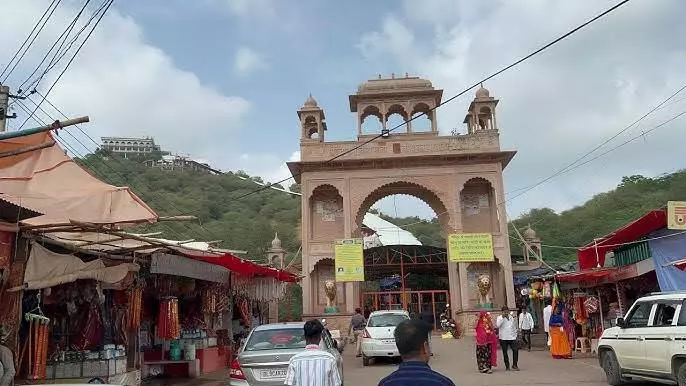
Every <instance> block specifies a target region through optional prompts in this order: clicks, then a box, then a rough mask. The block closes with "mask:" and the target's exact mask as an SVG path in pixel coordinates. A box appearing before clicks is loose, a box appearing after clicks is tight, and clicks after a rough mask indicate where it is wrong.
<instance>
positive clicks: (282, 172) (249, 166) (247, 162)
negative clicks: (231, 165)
mask: <svg viewBox="0 0 686 386" xmlns="http://www.w3.org/2000/svg"><path fill="white" fill-rule="evenodd" d="M291 161H300V151H299V150H298V151H295V152H293V153H292V154H291V156H290V157H289V158H288V161H287V162H291ZM235 169H237V170H243V171H245V172H246V173H248V174H249V175H251V176H260V177H262V179H263V180H264V181H266V182H272V183H276V182H278V181H282V180H286V181H284V182H281V185H283V187H284V188H288V187H289V186H291V185H292V184H293V183H295V181H294V180H293V179H292V178H291V172H290V171H289V170H288V166H287V165H286V162H284V161H283V159H282V158H280V157H278V156H276V155H274V154H254V153H253V154H242V155H241V156H240V157H239V160H238V165H237V166H236V167H235Z"/></svg>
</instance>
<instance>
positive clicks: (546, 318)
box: [543, 299, 553, 347]
mask: <svg viewBox="0 0 686 386" xmlns="http://www.w3.org/2000/svg"><path fill="white" fill-rule="evenodd" d="M552 315H553V305H552V304H551V302H550V300H548V299H546V301H545V308H543V331H545V339H546V340H547V342H548V343H547V344H548V347H550V345H551V344H552V341H551V340H550V317H551V316H552Z"/></svg>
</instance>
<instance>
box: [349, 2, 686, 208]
mask: <svg viewBox="0 0 686 386" xmlns="http://www.w3.org/2000/svg"><path fill="white" fill-rule="evenodd" d="M414 3H415V2H413V1H410V0H407V1H406V2H405V8H404V13H403V14H400V15H397V14H396V15H386V16H383V18H382V20H383V22H382V26H381V28H380V30H379V31H371V32H368V33H365V34H363V35H362V36H361V38H360V40H359V44H358V48H359V49H360V51H361V55H362V56H363V57H365V58H366V59H367V60H368V61H375V62H376V63H379V62H380V63H383V64H384V65H386V66H388V65H391V66H393V68H397V67H402V68H403V70H406V71H409V72H411V73H415V74H420V75H421V76H423V77H425V78H428V79H430V80H432V81H433V82H434V85H435V86H437V87H439V88H442V89H444V90H445V92H444V99H445V98H447V97H450V96H452V95H453V94H455V93H457V92H459V91H462V90H463V89H464V88H465V87H466V86H467V85H471V84H473V83H474V82H476V81H477V80H479V79H481V78H483V77H485V76H486V75H488V74H490V73H493V72H495V71H496V70H498V69H500V68H502V67H504V66H505V65H507V64H509V63H511V62H513V61H514V60H516V59H518V58H520V57H522V56H523V55H525V54H527V53H529V52H531V51H533V50H534V49H536V48H538V47H540V46H542V45H543V44H545V43H547V42H549V41H551V40H552V39H553V38H555V37H557V36H560V35H562V34H563V33H565V32H567V31H568V30H570V29H571V28H573V27H575V26H576V25H578V24H580V23H581V22H583V21H585V20H587V19H589V18H590V17H592V16H594V15H596V14H598V13H599V12H601V11H602V10H604V9H606V8H608V7H609V6H611V5H612V4H613V3H614V2H613V1H609V0H606V1H593V0H586V1H576V2H548V1H543V0H529V1H523V2H494V3H489V2H481V3H479V4H476V3H475V2H471V1H459V2H457V4H455V5H454V6H453V7H452V8H451V7H448V6H447V5H446V4H447V3H454V2H450V1H447V0H427V1H426V2H422V3H421V4H422V5H421V6H418V5H416V4H414ZM685 12H686V3H680V2H631V3H628V4H627V5H626V6H624V7H622V8H620V9H619V10H617V11H616V12H614V13H612V14H610V15H609V16H607V17H605V18H604V19H602V20H600V21H598V22H596V23H594V24H593V25H591V26H590V27H589V28H587V29H584V30H582V31H580V32H578V33H577V34H575V35H573V36H571V37H570V38H568V39H566V40H564V41H563V42H561V43H559V44H558V45H556V46H554V47H553V48H551V49H549V50H548V51H546V52H544V53H542V54H540V55H538V56H536V57H534V58H533V59H531V60H529V61H527V62H525V63H523V64H521V65H519V66H517V67H515V68H514V69H512V70H510V71H507V72H505V73H504V74H502V75H500V76H498V77H497V78H495V79H493V80H491V81H489V82H487V84H486V87H487V88H489V89H490V90H491V95H492V96H495V97H496V98H499V99H500V104H499V105H498V111H497V113H498V123H499V126H500V131H501V144H502V147H503V148H504V149H516V150H518V154H517V156H516V157H515V158H514V160H513V162H512V163H511V164H510V165H509V166H508V168H507V169H506V186H507V188H506V190H508V191H511V190H515V189H517V188H521V187H525V186H529V185H532V184H534V183H536V182H537V181H539V180H541V179H542V178H545V177H547V176H549V175H551V174H553V172H555V171H557V170H559V169H561V168H562V167H564V166H566V165H567V164H569V163H570V162H571V161H572V160H574V159H575V158H577V157H578V156H580V155H582V154H583V153H585V152H587V151H588V150H591V149H592V148H594V147H595V146H597V145H598V144H600V143H601V142H603V141H604V139H605V138H608V137H610V136H612V135H614V134H615V133H616V132H618V131H619V130H621V129H622V128H623V127H624V126H626V125H627V124H628V123H630V122H632V121H634V120H635V119H637V118H638V117H640V116H641V115H643V113H645V112H647V111H648V110H649V109H650V108H652V107H653V106H655V105H656V104H657V103H658V102H659V101H660V100H662V99H664V98H666V97H667V96H669V95H670V94H672V93H673V92H674V91H676V90H677V89H679V88H680V87H681V86H682V85H683V84H684V82H685V81H686V79H685V78H684V77H683V65H682V64H679V63H683V61H684V60H686V46H684V45H683V42H682V40H683V39H681V38H680V37H681V36H686V25H684V23H683V22H682V20H681V17H680V16H679V15H682V14H684V13H685ZM389 18H392V19H393V20H394V22H393V23H390V22H389ZM396 23H399V25H396ZM389 25H393V28H394V29H395V30H397V31H403V32H402V33H401V34H400V35H402V36H403V37H402V38H401V39H399V38H398V36H393V35H392V34H390V33H389V32H388V31H389ZM427 29H429V32H432V37H431V38H430V39H429V40H425V39H420V38H419V37H420V36H424V35H423V33H424V34H426V30H427ZM405 41H411V42H413V46H412V49H408V48H407V47H405V46H403V45H402V44H401V43H402V42H405ZM408 52H412V53H421V54H419V55H417V54H415V55H408ZM425 52H427V54H426V55H425V54H424V53H425ZM389 61H390V63H389ZM472 95H473V93H471V92H470V93H469V94H468V95H465V96H464V97H463V98H458V99H457V100H456V101H454V102H453V103H450V104H448V105H446V106H444V107H441V109H440V110H439V113H438V119H439V125H440V128H441V131H442V132H444V133H449V132H450V130H451V129H452V128H453V127H459V128H462V125H461V122H462V118H463V117H464V114H465V112H466V108H467V106H468V104H469V102H470V101H471V99H472ZM685 97H686V94H685V95H680V96H679V97H677V98H675V100H681V101H680V102H674V103H672V104H670V105H669V106H668V107H666V108H664V109H662V110H660V111H659V112H657V113H656V114H655V115H654V116H651V117H650V118H649V119H647V120H646V121H645V122H643V123H642V124H641V125H640V126H639V127H637V128H632V129H631V130H628V131H627V132H626V133H624V134H623V135H621V136H619V137H618V138H617V139H616V140H615V141H613V142H612V143H610V144H608V145H607V146H606V147H605V148H603V149H601V150H600V151H599V152H598V153H602V152H603V151H605V150H607V149H609V148H611V147H614V146H616V145H617V144H619V143H621V142H623V141H625V140H627V139H628V138H630V137H632V136H635V135H638V134H640V133H641V131H644V130H648V129H650V128H651V127H654V126H655V125H656V124H657V123H659V122H661V121H663V120H665V119H666V118H668V117H670V116H672V115H674V114H675V113H676V112H679V111H681V110H684V109H685V108H686V103H684V102H683V100H684V98H685ZM685 122H686V119H681V120H677V121H675V122H674V123H673V124H671V125H670V126H666V127H664V128H662V129H659V130H657V131H655V132H654V133H651V134H650V135H648V136H646V141H643V140H642V139H641V140H639V141H634V142H632V143H630V144H628V145H626V146H624V147H622V148H620V149H618V150H617V151H614V152H612V153H610V154H608V155H607V156H605V157H603V158H601V159H599V160H597V161H594V162H592V163H590V164H588V165H586V166H583V167H580V168H578V169H576V170H574V171H573V172H571V173H568V174H564V175H561V176H559V177H556V178H555V179H553V180H551V181H550V182H549V183H546V184H543V185H542V186H540V187H538V188H536V189H534V190H532V191H530V192H529V193H527V194H525V195H523V196H521V197H519V198H517V199H515V200H513V201H512V202H508V208H509V211H510V212H511V213H512V214H513V215H519V214H520V213H521V212H522V211H525V210H527V209H528V208H531V207H541V206H550V207H553V208H556V209H565V208H569V207H571V206H574V205H578V204H581V203H582V202H583V201H584V200H586V199H588V198H590V197H591V196H592V195H594V194H596V193H598V192H601V191H604V190H607V189H608V188H611V187H613V186H615V185H616V184H617V183H618V182H619V181H620V179H621V176H623V175H629V174H635V173H638V172H639V171H640V172H643V173H646V174H647V175H658V174H660V173H662V172H665V171H673V170H674V169H676V168H678V167H680V166H681V165H675V164H674V163H673V161H670V157H673V154H679V153H680V150H679V149H680V143H683V141H686V130H679V129H678V128H679V127H684V126H686V123H685ZM462 131H464V130H462Z"/></svg>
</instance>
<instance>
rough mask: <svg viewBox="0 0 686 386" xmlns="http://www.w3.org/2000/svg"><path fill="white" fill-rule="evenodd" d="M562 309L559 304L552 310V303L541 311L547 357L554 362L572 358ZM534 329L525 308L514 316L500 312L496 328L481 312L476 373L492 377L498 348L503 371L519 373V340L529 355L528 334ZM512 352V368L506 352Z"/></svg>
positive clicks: (477, 328)
mask: <svg viewBox="0 0 686 386" xmlns="http://www.w3.org/2000/svg"><path fill="white" fill-rule="evenodd" d="M563 312H564V307H563V306H562V305H561V304H558V305H557V307H555V309H553V306H552V304H551V302H547V303H546V307H545V308H544V309H543V327H544V331H545V333H546V338H547V340H548V346H549V347H550V353H551V355H552V357H553V358H555V359H566V358H571V357H572V350H571V346H570V344H569V339H568V338H567V333H566V332H565V327H564V324H565V322H564V317H563ZM533 329H534V319H533V316H532V315H531V313H529V311H528V310H527V309H526V308H524V309H521V310H519V312H518V314H517V315H516V316H515V314H514V313H513V312H511V311H510V310H509V309H508V307H503V308H502V313H501V314H500V315H498V317H497V318H496V321H495V324H493V320H492V319H491V314H490V313H489V312H487V311H481V313H480V314H479V317H478V319H477V322H476V327H475V330H476V331H475V332H476V334H475V335H476V363H477V367H478V369H479V372H481V373H484V374H491V373H492V372H493V368H494V367H496V366H497V364H498V346H499V347H500V349H501V351H502V354H503V362H504V363H505V370H506V371H510V370H513V371H519V366H518V362H519V338H520V337H521V342H522V344H523V345H524V346H525V347H526V349H527V350H528V351H531V333H532V331H533ZM510 351H511V352H512V366H510V356H509V352H510Z"/></svg>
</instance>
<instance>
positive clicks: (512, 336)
mask: <svg viewBox="0 0 686 386" xmlns="http://www.w3.org/2000/svg"><path fill="white" fill-rule="evenodd" d="M502 310H503V313H502V315H500V316H498V319H496V321H495V326H496V328H498V339H500V348H501V349H502V350H503V361H505V370H507V371H509V370H510V357H509V356H508V355H507V349H508V348H510V349H511V350H512V370H514V371H519V367H518V366H517V361H518V360H519V348H518V347H517V324H516V323H517V322H516V320H515V317H514V315H513V313H512V312H511V311H510V310H509V308H507V306H503V308H502Z"/></svg>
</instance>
